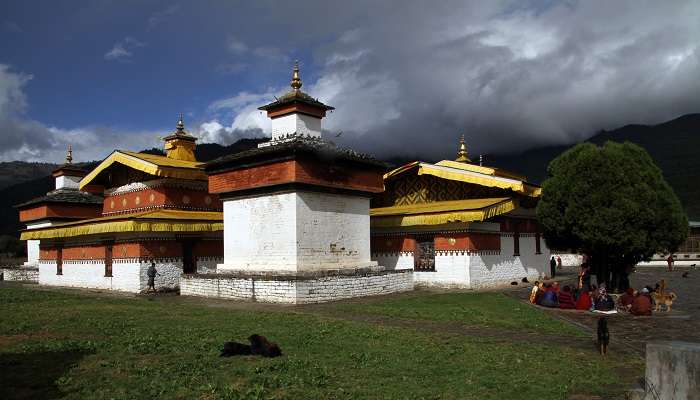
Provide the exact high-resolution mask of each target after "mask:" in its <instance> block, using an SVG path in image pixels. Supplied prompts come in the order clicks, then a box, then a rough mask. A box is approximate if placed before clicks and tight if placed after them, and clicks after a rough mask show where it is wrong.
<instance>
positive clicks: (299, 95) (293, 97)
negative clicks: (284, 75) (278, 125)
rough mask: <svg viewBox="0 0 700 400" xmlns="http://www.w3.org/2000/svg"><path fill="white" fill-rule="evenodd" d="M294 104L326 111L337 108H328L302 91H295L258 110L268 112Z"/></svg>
mask: <svg viewBox="0 0 700 400" xmlns="http://www.w3.org/2000/svg"><path fill="white" fill-rule="evenodd" d="M293 103H304V104H308V105H311V106H314V107H318V108H322V109H324V110H335V107H331V106H327V105H325V104H323V103H321V102H320V101H318V100H317V99H314V98H313V97H311V96H309V95H308V94H306V93H304V92H302V91H301V90H298V91H294V90H292V91H291V92H288V93H286V94H284V95H283V96H281V97H280V98H279V99H277V100H275V101H273V102H272V103H270V104H266V105H264V106H262V107H258V110H263V111H267V110H269V109H272V108H276V107H279V106H283V105H287V104H293Z"/></svg>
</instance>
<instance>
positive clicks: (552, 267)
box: [549, 256, 557, 278]
mask: <svg viewBox="0 0 700 400" xmlns="http://www.w3.org/2000/svg"><path fill="white" fill-rule="evenodd" d="M556 269H557V259H556V258H554V256H552V258H551V259H550V260H549V272H550V273H551V274H550V275H551V277H552V278H554V277H555V276H556V275H557V271H556Z"/></svg>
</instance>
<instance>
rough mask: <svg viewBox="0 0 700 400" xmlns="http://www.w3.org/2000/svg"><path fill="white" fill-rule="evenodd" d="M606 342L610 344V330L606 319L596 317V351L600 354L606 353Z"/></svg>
mask: <svg viewBox="0 0 700 400" xmlns="http://www.w3.org/2000/svg"><path fill="white" fill-rule="evenodd" d="M608 344H610V331H608V319H607V318H605V317H600V318H599V319H598V351H600V354H601V355H606V354H608Z"/></svg>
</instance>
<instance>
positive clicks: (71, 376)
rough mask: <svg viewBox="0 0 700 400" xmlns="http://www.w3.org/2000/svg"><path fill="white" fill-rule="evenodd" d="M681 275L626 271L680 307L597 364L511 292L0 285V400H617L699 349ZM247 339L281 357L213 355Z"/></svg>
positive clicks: (637, 324)
mask: <svg viewBox="0 0 700 400" xmlns="http://www.w3.org/2000/svg"><path fill="white" fill-rule="evenodd" d="M681 273H682V272H678V273H676V272H674V273H671V274H669V273H667V272H664V271H662V270H661V269H653V270H642V271H640V272H638V273H637V275H635V276H634V278H633V283H635V284H640V283H643V284H647V283H653V282H655V279H657V278H659V277H663V278H665V279H667V281H668V282H669V287H670V288H672V289H673V290H674V291H676V292H677V293H678V294H679V299H678V302H677V308H676V310H674V311H673V312H672V313H670V314H668V315H666V314H658V315H656V316H653V317H648V318H634V317H630V316H613V317H611V320H610V321H611V322H610V329H611V332H612V344H611V349H610V354H609V355H608V356H607V357H605V358H603V357H601V356H600V355H599V354H598V353H597V352H596V348H595V346H594V336H595V334H594V330H593V327H594V326H595V318H596V316H594V315H591V314H585V313H575V312H563V311H558V310H549V309H542V308H539V307H535V306H532V305H529V304H527V303H525V302H523V301H522V300H521V297H522V296H523V293H524V292H525V291H527V289H526V288H525V287H524V285H518V286H516V287H512V288H506V289H502V290H494V291H489V292H473V291H432V290H417V291H413V292H408V293H401V294H392V295H388V296H380V297H373V298H364V299H354V300H347V301H340V302H334V303H326V304H317V305H304V306H284V305H270V304H262V303H247V302H235V301H225V300H214V299H202V298H193V297H186V296H176V295H172V294H157V295H132V294H119V293H114V292H107V291H97V290H85V289H57V288H45V287H40V286H38V285H34V284H21V283H10V282H0V304H3V306H2V307H1V308H0V370H2V371H3V376H2V381H3V384H2V385H0V398H3V399H20V398H22V399H23V398H65V399H78V398H80V399H83V398H95V399H109V398H131V399H139V398H144V399H146V398H148V399H150V398H175V399H177V398H180V399H192V398H198V399H287V398H334V399H356V398H411V399H437V398H440V399H470V398H473V399H488V398H493V399H496V398H499V399H502V398H508V399H532V398H547V399H574V398H575V399H581V398H583V399H594V398H606V399H607V398H623V396H624V391H625V390H626V389H629V388H632V387H634V386H635V385H637V384H638V382H639V380H640V378H641V377H643V376H644V358H643V357H644V353H643V348H644V346H643V344H644V342H645V341H646V340H655V339H662V340H668V339H679V340H689V341H698V332H700V330H699V329H696V327H697V326H698V325H697V324H698V323H697V321H698V317H699V316H700V304H697V302H695V303H694V302H693V301H695V300H691V299H693V297H691V292H692V290H693V289H692V288H693V287H697V279H700V273H698V274H697V275H695V274H693V273H691V274H690V276H689V277H688V278H682V277H681V276H680V274H681ZM562 275H563V276H562V277H561V279H563V280H568V279H571V278H573V277H574V271H573V270H571V271H565V273H564V274H562ZM676 275H678V276H676ZM253 333H258V334H262V335H265V336H267V337H268V338H269V339H270V340H272V341H275V342H277V343H278V344H279V346H280V347H281V349H282V352H283V356H282V357H279V358H270V359H267V358H260V357H256V356H242V357H232V358H220V357H219V351H220V349H221V347H222V344H223V343H224V342H226V341H230V340H235V341H245V340H246V338H247V337H248V336H249V335H251V334H253Z"/></svg>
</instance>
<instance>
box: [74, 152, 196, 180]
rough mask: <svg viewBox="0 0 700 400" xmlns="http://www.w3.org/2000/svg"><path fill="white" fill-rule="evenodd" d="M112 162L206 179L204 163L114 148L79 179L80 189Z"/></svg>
mask: <svg viewBox="0 0 700 400" xmlns="http://www.w3.org/2000/svg"><path fill="white" fill-rule="evenodd" d="M114 164H121V165H124V166H127V167H129V168H133V169H135V170H138V171H141V172H145V173H147V174H150V175H154V176H159V177H164V178H177V179H189V180H202V181H205V180H207V174H205V173H204V169H203V166H204V163H201V162H198V161H186V160H177V159H174V158H169V157H164V156H158V155H154V154H144V153H136V152H133V151H126V150H115V151H114V152H113V153H112V154H110V155H109V157H107V158H105V159H104V160H103V161H102V162H101V163H100V165H98V166H97V167H95V169H93V170H92V171H91V172H90V173H89V174H87V176H85V178H83V179H82V180H81V181H80V189H82V188H84V187H85V186H87V185H89V184H90V183H92V182H93V181H94V180H95V179H96V178H97V177H98V176H99V175H100V174H101V173H102V172H104V171H105V170H106V169H107V168H109V167H111V166H112V165H114Z"/></svg>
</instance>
